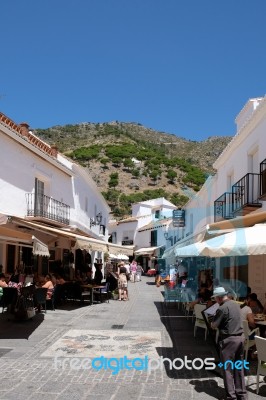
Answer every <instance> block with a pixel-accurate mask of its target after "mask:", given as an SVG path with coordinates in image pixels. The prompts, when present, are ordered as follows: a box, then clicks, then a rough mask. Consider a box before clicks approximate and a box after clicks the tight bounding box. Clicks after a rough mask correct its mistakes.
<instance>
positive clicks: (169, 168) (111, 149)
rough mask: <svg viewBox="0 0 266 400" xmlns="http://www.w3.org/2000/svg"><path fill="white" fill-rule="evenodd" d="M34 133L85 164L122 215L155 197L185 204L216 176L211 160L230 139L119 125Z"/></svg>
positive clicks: (98, 125)
mask: <svg viewBox="0 0 266 400" xmlns="http://www.w3.org/2000/svg"><path fill="white" fill-rule="evenodd" d="M34 133H35V134H36V135H37V136H39V137H40V138H41V139H43V140H45V141H46V142H48V143H50V144H56V145H57V146H58V149H59V150H60V151H61V152H62V153H64V154H65V155H66V156H68V157H70V158H72V159H74V160H76V162H79V163H80V164H81V165H83V166H84V167H85V168H86V169H87V170H88V172H89V173H90V175H91V176H92V178H93V179H94V180H95V182H96V183H97V185H98V187H99V189H100V191H101V192H102V193H103V195H104V196H105V198H106V200H107V202H108V203H109V205H110V207H111V208H112V210H113V212H114V214H115V215H116V216H120V217H124V216H126V215H128V214H129V213H130V206H131V204H132V203H134V202H137V201H142V200H149V199H150V198H155V197H165V198H167V199H168V200H170V201H172V202H173V203H174V204H176V205H177V206H182V205H184V204H185V203H186V202H187V200H188V198H189V197H190V196H193V194H194V193H195V192H197V191H198V190H199V189H200V187H201V186H202V184H203V183H204V181H205V180H206V177H207V176H208V175H210V174H213V173H214V170H213V168H212V164H213V162H214V161H215V160H216V159H217V157H218V156H219V154H220V153H221V152H222V151H223V150H224V148H225V147H226V145H227V144H228V143H229V141H230V140H231V139H232V138H231V137H230V136H224V137H215V136H213V137H209V138H208V139H207V140H204V141H201V142H197V141H191V140H186V139H185V138H182V137H178V136H175V135H173V134H170V133H166V132H159V131H156V130H153V129H150V128H147V127H144V126H143V125H141V124H139V123H134V122H131V123H125V122H118V121H113V122H108V123H90V122H85V123H81V124H76V125H65V126H54V127H51V128H48V129H36V130H34Z"/></svg>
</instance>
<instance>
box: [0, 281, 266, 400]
mask: <svg viewBox="0 0 266 400" xmlns="http://www.w3.org/2000/svg"><path fill="white" fill-rule="evenodd" d="M129 285H130V286H129V293H130V300H129V301H127V302H123V301H122V302H119V301H113V300H110V302H109V303H102V304H94V305H93V306H83V307H79V305H72V304H67V305H66V306H64V307H62V309H57V310H55V311H50V310H48V311H47V314H38V315H36V316H35V318H34V319H33V320H32V321H25V322H16V321H14V320H13V318H12V316H10V315H8V314H6V313H4V314H1V315H0V367H1V378H2V379H1V393H0V400H9V399H16V400H24V399H27V400H30V399H38V400H39V399H42V398H46V399H47V397H48V398H49V399H58V400H59V399H62V400H63V399H71V400H72V399H73V400H86V399H87V400H90V399H96V400H97V399H101V400H120V399H121V400H122V399H123V400H128V399H137V400H145V399H146V400H148V399H167V400H168V399H169V400H170V399H171V400H172V399H180V398H181V399H182V400H190V399H195V400H205V399H206V400H208V399H222V398H223V397H224V390H223V380H222V378H221V377H220V376H219V374H217V373H216V371H206V370H193V371H189V370H187V369H182V370H179V371H177V370H170V369H169V367H168V366H167V363H166V364H165V367H164V368H162V369H157V370H153V371H149V372H148V371H137V370H125V369H124V370H121V371H120V372H118V373H117V374H114V373H112V371H111V370H110V369H107V370H99V371H97V370H95V369H92V368H90V369H88V368H81V369H73V368H70V360H71V359H73V357H78V358H79V360H84V359H85V358H86V357H95V356H102V355H103V356H106V357H110V354H112V356H113V357H114V356H116V357H123V356H125V355H127V356H130V355H132V357H143V356H144V355H145V354H146V355H148V356H149V357H150V358H159V357H160V356H163V357H168V358H169V359H171V360H174V359H175V358H182V359H184V356H185V355H187V356H188V357H189V358H190V359H194V358H197V357H202V358H205V357H216V359H217V356H216V351H215V348H214V346H213V344H212V341H211V339H210V338H208V339H207V341H206V342H205V340H204V335H203V332H200V330H199V331H198V334H197V337H196V338H194V337H193V324H192V321H191V319H187V318H186V317H184V314H183V313H182V312H181V310H179V309H178V307H177V306H176V305H173V304H170V305H168V306H166V305H165V303H164V299H163V286H162V287H161V288H157V287H156V286H155V285H154V278H149V277H142V281H141V282H138V283H135V284H133V283H130V284H129ZM100 339H101V340H100ZM151 344H152V345H151ZM98 352H100V354H99V353H98ZM55 356H57V357H59V358H58V360H59V362H61V361H63V360H66V361H67V362H65V364H62V365H63V366H62V365H61V367H60V364H59V363H58V364H55V359H54V357H55ZM56 365H57V368H56ZM255 365H256V362H254V363H253V365H252V369H251V371H250V372H249V373H248V376H247V377H246V381H247V387H248V393H249V399H250V400H253V399H254V400H255V399H259V398H263V397H266V384H264V385H263V384H262V383H261V390H260V395H259V396H257V395H256V394H255V389H256V385H255V376H254V375H255V369H254V367H255ZM261 380H262V377H261Z"/></svg>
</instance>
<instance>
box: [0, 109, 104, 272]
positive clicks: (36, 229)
mask: <svg viewBox="0 0 266 400" xmlns="http://www.w3.org/2000/svg"><path fill="white" fill-rule="evenodd" d="M0 187H1V197H0V215H1V218H0V224H1V225H0V264H1V265H2V267H3V268H2V269H3V271H4V272H8V273H12V272H13V271H14V269H15V267H16V266H22V265H23V266H32V265H33V263H35V264H36V263H37V264H38V265H37V267H38V270H39V272H42V273H45V272H47V271H48V270H49V269H50V268H49V267H51V266H52V265H54V264H55V263H56V262H57V263H59V262H60V261H61V262H62V263H63V265H68V264H70V263H72V264H73V263H76V267H79V265H77V262H79V263H83V262H84V264H85V263H86V264H93V261H94V259H95V258H100V259H103V255H104V252H106V251H108V247H106V243H107V239H108V228H107V225H108V220H109V212H110V209H109V206H108V205H107V203H106V201H105V199H104V198H103V197H102V195H101V193H100V192H99V190H98V188H97V186H96V184H95V183H94V182H93V180H92V179H91V177H90V176H89V175H88V173H87V172H86V171H85V169H84V168H82V167H81V166H79V165H77V164H75V163H74V162H72V161H71V160H69V159H67V158H66V157H64V156H63V155H62V154H60V153H59V152H58V151H57V148H56V147H55V146H49V145H48V144H47V143H45V142H43V141H42V140H40V139H39V138H38V137H37V136H36V135H34V133H33V132H31V131H30V130H29V126H28V124H26V123H23V124H20V125H17V124H15V123H14V122H13V121H12V120H11V119H10V118H8V117H7V116H5V115H4V114H1V113H0ZM78 250H79V252H81V253H82V255H79V257H78V260H77V259H76V256H77V252H78ZM85 253H86V254H87V257H85ZM88 254H89V255H88ZM45 256H49V257H45ZM82 258H83V260H82ZM35 267H36V265H35ZM81 267H82V265H81Z"/></svg>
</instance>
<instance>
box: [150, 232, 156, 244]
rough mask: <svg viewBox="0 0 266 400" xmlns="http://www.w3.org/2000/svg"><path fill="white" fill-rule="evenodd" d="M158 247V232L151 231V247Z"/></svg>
mask: <svg viewBox="0 0 266 400" xmlns="http://www.w3.org/2000/svg"><path fill="white" fill-rule="evenodd" d="M153 246H157V231H151V247H153Z"/></svg>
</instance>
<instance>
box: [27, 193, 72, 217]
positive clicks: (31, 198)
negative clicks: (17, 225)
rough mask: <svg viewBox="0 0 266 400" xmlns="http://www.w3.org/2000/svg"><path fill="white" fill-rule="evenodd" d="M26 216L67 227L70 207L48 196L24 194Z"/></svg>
mask: <svg viewBox="0 0 266 400" xmlns="http://www.w3.org/2000/svg"><path fill="white" fill-rule="evenodd" d="M26 201H27V216H28V217H42V218H47V219H50V220H52V221H57V222H61V223H62V224H66V225H69V221H70V206H68V205H67V204H64V203H62V202H61V201H58V200H55V199H53V198H51V197H49V196H45V195H41V194H39V195H36V194H35V193H26Z"/></svg>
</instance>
